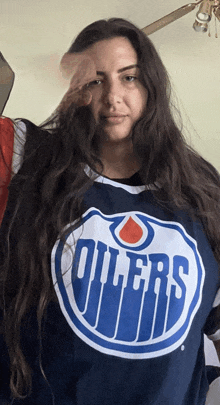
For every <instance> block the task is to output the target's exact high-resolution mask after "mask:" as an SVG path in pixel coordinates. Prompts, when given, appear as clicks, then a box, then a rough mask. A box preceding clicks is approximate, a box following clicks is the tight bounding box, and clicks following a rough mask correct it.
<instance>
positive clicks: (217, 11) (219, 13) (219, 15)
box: [213, 6, 220, 21]
mask: <svg viewBox="0 0 220 405" xmlns="http://www.w3.org/2000/svg"><path fill="white" fill-rule="evenodd" d="M213 11H214V14H215V16H216V18H218V20H219V21H220V6H218V7H217V8H215V9H214V10H213Z"/></svg>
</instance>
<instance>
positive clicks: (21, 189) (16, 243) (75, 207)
mask: <svg viewBox="0 0 220 405" xmlns="http://www.w3.org/2000/svg"><path fill="white" fill-rule="evenodd" d="M117 36H122V37H126V38H128V39H129V41H130V42H131V44H132V45H133V47H134V49H135V50H136V52H137V55H138V64H139V66H140V71H141V77H140V80H141V81H142V83H143V85H144V86H145V87H146V88H147V90H148V101H147V106H146V111H145V113H144V114H143V117H142V118H141V119H140V120H139V121H138V122H137V123H136V124H135V126H134V128H133V135H132V136H133V145H134V148H135V149H136V151H137V153H138V154H139V156H140V157H141V160H142V162H143V164H142V168H141V171H140V173H141V176H142V180H143V184H146V185H147V184H149V183H156V182H157V184H158V183H159V184H160V190H162V191H163V193H160V192H158V191H157V194H156V195H157V198H158V201H159V203H160V204H164V203H165V202H166V201H168V202H169V206H170V207H172V209H175V207H178V208H182V209H185V210H188V211H189V213H190V215H194V216H195V217H197V218H198V217H199V218H200V219H201V221H202V223H203V225H204V228H205V232H206V235H207V237H208V239H209V242H210V244H211V247H212V249H213V252H214V254H215V257H216V259H217V261H218V262H220V226H219V200H220V179H219V175H218V173H217V171H216V170H215V169H214V168H213V167H212V165H211V164H209V163H208V162H207V161H205V160H204V159H203V158H202V157H200V156H199V155H198V154H197V153H196V152H195V151H194V150H192V149H191V148H190V147H189V146H188V145H187V144H186V142H185V140H184V138H183V136H182V134H181V131H180V130H179V128H178V126H177V125H176V124H175V121H174V119H173V116H172V113H171V107H172V106H171V98H170V82H169V78H168V75H167V72H166V69H165V67H164V65H163V63H162V61H161V59H160V57H159V56H158V54H157V52H156V50H155V48H154V46H153V44H152V42H151V41H150V40H149V38H148V37H147V36H146V35H145V34H144V33H143V32H142V31H141V30H139V29H138V28H137V27H135V26H134V25H133V24H131V23H130V22H128V21H126V20H123V19H118V18H115V19H110V20H107V21H106V20H100V21H97V22H95V23H93V24H91V25H89V26H88V27H86V28H85V29H84V30H83V31H82V32H81V33H80V34H79V35H78V36H77V38H76V39H75V41H74V42H73V44H72V45H71V47H70V49H69V51H68V52H69V53H73V52H81V51H83V50H85V49H86V48H88V47H90V46H91V45H92V44H94V43H96V42H97V41H101V40H103V39H108V38H112V37H117ZM27 129H28V131H30V132H31V131H32V132H33V133H34V134H35V136H34V137H33V136H32V138H34V142H35V144H33V143H32V144H31V147H30V146H29V143H28V142H29V140H28V138H27V143H26V146H25V148H26V149H25V158H24V163H23V166H22V168H21V170H20V172H19V173H18V174H17V175H16V176H15V177H14V179H13V180H12V183H11V186H10V193H9V202H8V209H7V213H6V215H5V218H4V220H3V225H2V234H3V233H4V243H2V247H1V249H2V252H3V255H2V257H3V260H2V263H1V281H2V291H1V302H2V308H3V313H4V335H5V340H6V343H7V346H8V350H9V355H10V362H11V382H10V386H11V390H12V394H13V395H14V397H18V398H20V397H22V394H25V393H29V392H30V390H31V370H30V368H29V366H28V364H27V361H26V359H25V356H24V354H23V352H22V349H21V343H20V331H21V324H22V322H24V321H25V317H26V315H27V314H28V311H29V310H30V308H32V307H36V308H37V318H38V325H39V332H41V323H42V318H43V314H44V313H45V310H46V308H47V305H48V303H49V302H50V300H52V299H53V297H54V290H53V285H52V281H51V275H50V253H51V250H52V247H53V244H54V243H55V240H56V238H57V236H58V234H59V235H60V234H61V235H62V234H63V229H64V227H65V225H66V224H67V223H71V222H73V221H74V220H77V219H80V217H81V215H82V212H83V196H84V194H85V192H86V190H87V189H88V188H89V187H90V186H91V184H92V180H91V179H89V178H88V177H86V175H85V173H84V166H85V164H88V165H89V166H90V167H91V168H92V169H94V170H95V168H96V165H97V163H99V164H101V162H100V161H99V153H98V150H99V143H98V138H97V131H96V130H97V128H96V123H95V120H94V118H93V116H92V113H91V110H90V107H89V106H87V107H77V106H76V105H74V103H71V102H70V104H69V106H67V108H66V106H65V109H64V108H62V103H61V104H60V106H59V108H58V109H57V111H56V112H55V113H54V116H53V117H52V118H51V119H49V120H47V121H46V122H45V123H44V124H43V125H41V126H40V127H38V128H35V127H33V126H31V124H30V123H27ZM2 239H3V238H2ZM39 336H41V333H40V334H39Z"/></svg>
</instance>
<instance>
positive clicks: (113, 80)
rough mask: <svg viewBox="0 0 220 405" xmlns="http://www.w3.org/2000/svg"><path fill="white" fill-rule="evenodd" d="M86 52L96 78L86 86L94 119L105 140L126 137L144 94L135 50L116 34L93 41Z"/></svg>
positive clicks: (111, 140) (117, 140)
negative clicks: (101, 129)
mask: <svg viewBox="0 0 220 405" xmlns="http://www.w3.org/2000/svg"><path fill="white" fill-rule="evenodd" d="M86 53H88V56H89V57H91V58H92V60H93V62H94V64H95V67H96V75H97V77H96V80H94V81H93V82H91V83H90V84H89V86H88V89H89V91H90V92H91V94H92V101H91V104H90V106H91V109H92V113H93V115H94V118H95V120H96V122H97V123H98V124H100V125H101V127H102V128H103V129H104V132H105V134H106V135H107V139H106V141H108V142H121V141H123V140H125V139H128V138H130V136H131V133H132V128H133V126H134V124H135V122H136V121H137V120H138V119H139V118H140V117H141V116H142V113H143V111H144V109H145V107H146V103H147V94H148V93H147V90H146V89H145V87H144V86H143V85H142V84H141V82H140V80H139V77H140V72H139V68H138V58H137V53H136V51H135V49H134V48H133V46H132V45H131V43H130V41H129V40H128V39H127V38H124V37H116V38H112V39H108V40H103V41H99V42H97V43H96V44H94V45H93V46H92V47H90V48H89V49H88V50H87V51H86ZM103 142H104V140H103Z"/></svg>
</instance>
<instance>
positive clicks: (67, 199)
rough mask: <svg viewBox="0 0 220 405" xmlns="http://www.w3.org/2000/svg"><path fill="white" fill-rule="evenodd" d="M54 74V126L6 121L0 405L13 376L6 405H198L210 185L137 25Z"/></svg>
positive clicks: (74, 56) (214, 220)
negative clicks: (12, 153) (12, 166)
mask: <svg viewBox="0 0 220 405" xmlns="http://www.w3.org/2000/svg"><path fill="white" fill-rule="evenodd" d="M61 66H62V68H63V71H64V72H65V74H67V75H69V76H70V77H71V76H72V79H71V83H70V89H69V91H68V92H67V94H66V95H65V96H64V98H63V100H62V102H61V103H60V105H59V107H58V109H57V111H56V113H55V115H54V117H52V119H51V120H49V121H47V122H46V123H45V124H44V125H43V126H41V127H40V128H38V127H36V126H35V125H33V124H32V123H30V122H28V121H25V120H23V121H22V122H19V123H16V124H15V126H16V127H17V131H18V132H19V131H20V132H19V133H20V134H22V133H23V134H24V135H25V134H26V133H27V137H26V141H24V142H25V146H24V157H23V160H22V164H21V163H20V165H21V167H20V169H19V171H18V173H17V175H16V176H14V178H13V180H12V182H11V185H10V190H9V198H8V204H7V208H6V212H5V216H4V219H3V222H2V228H1V233H2V237H1V241H2V242H1V250H2V257H3V259H2V271H1V278H2V286H3V288H2V294H1V296H2V312H3V320H4V321H3V322H4V323H3V325H4V338H5V342H6V345H7V348H8V353H9V358H10V361H9V360H8V358H7V355H6V354H4V355H3V357H2V363H1V367H2V370H3V377H2V379H3V381H2V390H1V393H2V394H1V395H2V398H3V400H5V401H9V398H10V392H9V379H10V389H11V392H12V397H13V398H14V401H13V404H17V403H19V404H20V403H22V404H48V405H49V404H59V405H64V404H65V405H67V404H71V405H72V404H77V405H81V404H83V405H85V404H86V405H90V404H91V405H98V404H100V405H101V404H105V405H110V404H111V405H112V404H118V405H122V404H123V405H124V404H126V405H130V404H132V405H134V404H138V405H141V404H152V405H154V404H155V405H159V404H161V405H162V404H163V405H166V404H167V405H168V404H169V405H172V404H173V405H176V404H178V405H180V404H181V405H204V404H205V402H206V394H207V390H208V379H207V374H206V369H205V364H204V348H203V333H204V332H205V333H206V334H207V335H208V336H209V337H210V338H212V339H213V340H216V341H218V339H219V308H220V306H219V304H220V298H219V294H217V293H218V288H219V275H218V264H219V261H220V243H219V242H220V233H219V196H220V191H219V190H220V188H219V185H220V180H219V175H218V174H217V172H216V171H215V169H214V168H213V167H212V166H211V165H210V164H209V163H208V162H206V161H205V160H204V159H203V158H201V157H200V156H199V155H198V154H197V153H196V152H194V151H193V150H192V149H191V148H190V147H189V146H187V145H186V143H185V141H184V139H183V137H182V135H181V133H180V131H179V129H178V128H177V126H176V124H175V123H174V120H173V117H172V114H171V109H170V89H169V81H168V77H167V73H166V70H165V68H164V66H163V64H162V62H161V60H160V58H159V56H158V55H157V53H156V51H155V49H154V47H153V45H152V43H151V42H150V40H149V39H148V38H147V37H146V36H145V35H144V34H143V33H142V32H141V31H140V30H139V29H138V28H136V27H135V26H134V25H132V24H131V23H129V22H127V21H125V20H122V19H110V20H108V21H104V20H102V21H98V22H95V23H93V24H91V25H90V26H88V27H87V28H85V29H84V30H83V31H82V32H81V33H80V34H79V35H78V37H77V38H76V40H75V41H74V43H73V44H72V46H71V47H70V49H69V51H68V52H67V54H65V55H64V57H63V59H62V62H61ZM23 138H24V137H23ZM3 344H4V343H3V342H2V345H3ZM217 346H218V343H216V347H217ZM2 350H5V348H4V347H3V349H2ZM3 353H5V352H3ZM9 362H10V369H11V376H10V375H9V369H8V364H9ZM25 395H26V396H25Z"/></svg>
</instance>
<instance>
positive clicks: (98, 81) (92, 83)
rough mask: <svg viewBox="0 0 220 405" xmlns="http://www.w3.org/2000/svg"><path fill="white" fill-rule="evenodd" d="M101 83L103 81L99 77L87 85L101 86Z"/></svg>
mask: <svg viewBox="0 0 220 405" xmlns="http://www.w3.org/2000/svg"><path fill="white" fill-rule="evenodd" d="M100 84H102V81H101V80H99V79H97V80H93V81H92V82H90V83H88V84H87V86H99V85H100Z"/></svg>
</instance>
